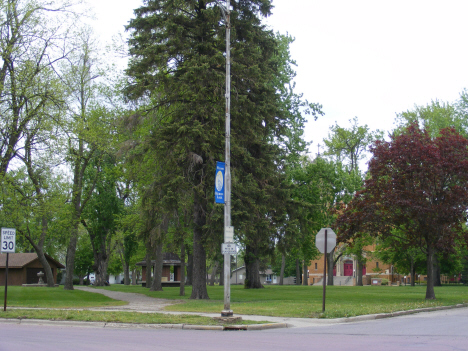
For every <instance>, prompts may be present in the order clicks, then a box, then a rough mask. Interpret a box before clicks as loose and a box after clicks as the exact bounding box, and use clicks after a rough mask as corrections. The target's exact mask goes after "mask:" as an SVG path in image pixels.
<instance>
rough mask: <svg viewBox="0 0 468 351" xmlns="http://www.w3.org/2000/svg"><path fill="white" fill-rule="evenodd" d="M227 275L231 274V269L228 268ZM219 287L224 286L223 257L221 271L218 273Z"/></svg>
mask: <svg viewBox="0 0 468 351" xmlns="http://www.w3.org/2000/svg"><path fill="white" fill-rule="evenodd" d="M231 262H232V261H231ZM229 274H231V267H229ZM229 279H231V277H229ZM219 286H224V255H222V258H221V269H220V271H219Z"/></svg>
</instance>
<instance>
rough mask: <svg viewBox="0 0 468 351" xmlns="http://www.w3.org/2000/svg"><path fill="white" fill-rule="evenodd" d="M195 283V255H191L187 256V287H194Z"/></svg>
mask: <svg viewBox="0 0 468 351" xmlns="http://www.w3.org/2000/svg"><path fill="white" fill-rule="evenodd" d="M192 281H193V255H192V254H191V253H189V254H188V255H187V282H186V284H185V285H188V286H190V285H192Z"/></svg>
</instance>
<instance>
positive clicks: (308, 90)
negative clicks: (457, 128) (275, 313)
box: [94, 0, 468, 153]
mask: <svg viewBox="0 0 468 351" xmlns="http://www.w3.org/2000/svg"><path fill="white" fill-rule="evenodd" d="M141 4H142V0H95V1H94V6H95V10H96V13H97V17H98V21H97V22H96V26H95V27H96V31H97V32H98V33H99V34H100V35H101V37H102V38H103V39H105V38H110V37H111V36H112V35H113V34H115V33H118V32H119V31H122V29H123V26H124V25H125V24H127V22H128V20H129V19H130V18H131V17H132V16H133V9H134V8H137V7H139V6H140V5H141ZM273 4H274V6H275V9H274V10H273V15H272V16H271V17H270V18H269V19H268V24H269V25H270V26H271V28H272V29H274V30H275V31H279V32H281V33H283V34H285V33H286V32H288V33H289V34H290V35H292V36H293V37H295V38H296V41H295V43H294V44H292V46H291V54H292V57H293V58H294V59H295V60H296V61H297V64H298V67H297V78H296V82H297V92H302V93H304V97H305V98H307V99H308V100H309V101H311V102H317V103H320V104H322V105H323V111H324V112H325V116H323V117H320V118H319V120H318V121H316V122H314V121H310V122H309V123H308V125H307V127H306V140H308V141H313V146H312V147H311V151H312V152H313V153H316V152H317V144H318V143H320V144H323V143H322V139H323V138H324V137H326V136H327V134H328V131H329V127H330V126H331V125H333V124H335V121H336V122H338V124H339V125H340V126H348V120H349V119H351V118H353V117H354V116H357V117H358V119H359V122H360V124H367V125H368V126H369V127H370V128H371V129H377V128H379V129H381V130H385V131H389V130H391V129H392V128H393V122H394V118H395V114H396V113H400V112H403V111H406V110H408V109H412V108H414V106H415V104H417V105H426V104H428V103H430V102H431V100H436V99H438V100H441V101H448V102H454V101H455V100H457V99H458V97H459V94H460V92H461V91H462V90H463V89H464V88H465V87H468V45H467V44H468V39H467V38H468V21H467V20H466V16H467V14H468V1H466V0H459V1H452V0H447V1H431V0H420V1H418V0H411V1H409V0H404V1H402V0H393V1H376V0H368V1H359V0H353V1H350V0H334V1H332V0H321V1H316V0H273Z"/></svg>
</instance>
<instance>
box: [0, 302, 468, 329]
mask: <svg viewBox="0 0 468 351" xmlns="http://www.w3.org/2000/svg"><path fill="white" fill-rule="evenodd" d="M463 307H468V303H462V304H457V305H452V306H437V307H425V308H420V309H415V310H408V311H397V312H390V313H379V314H371V315H362V316H356V317H345V318H335V319H310V321H311V322H315V323H318V324H338V323H351V322H362V321H369V320H376V319H383V318H392V317H399V316H406V315H411V314H416V313H421V312H434V311H443V310H450V309H455V308H463ZM265 318H268V317H265ZM1 323H5V324H25V325H53V326H68V327H85V328H121V329H125V328H134V329H185V330H217V331H224V330H227V331H231V330H266V329H278V328H293V327H294V325H293V324H289V323H265V324H248V325H227V326H222V325H192V324H133V323H113V322H111V323H106V322H86V321H58V320H57V321H55V320H48V319H22V318H0V324H1Z"/></svg>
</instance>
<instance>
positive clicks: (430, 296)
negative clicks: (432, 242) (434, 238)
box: [426, 245, 436, 300]
mask: <svg viewBox="0 0 468 351" xmlns="http://www.w3.org/2000/svg"><path fill="white" fill-rule="evenodd" d="M433 270H434V249H433V248H432V247H430V246H429V245H428V248H427V286H426V300H435V298H436V297H435V292H434V274H433Z"/></svg>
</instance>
